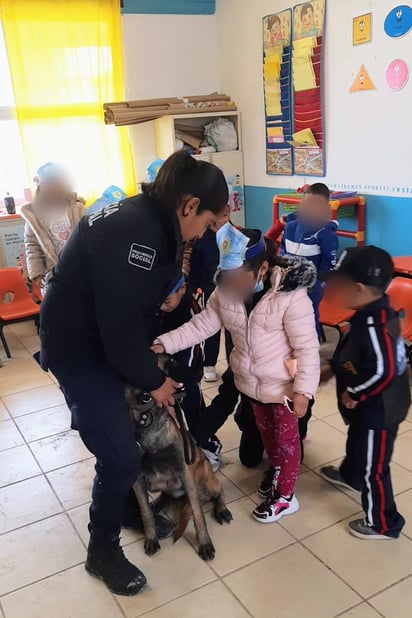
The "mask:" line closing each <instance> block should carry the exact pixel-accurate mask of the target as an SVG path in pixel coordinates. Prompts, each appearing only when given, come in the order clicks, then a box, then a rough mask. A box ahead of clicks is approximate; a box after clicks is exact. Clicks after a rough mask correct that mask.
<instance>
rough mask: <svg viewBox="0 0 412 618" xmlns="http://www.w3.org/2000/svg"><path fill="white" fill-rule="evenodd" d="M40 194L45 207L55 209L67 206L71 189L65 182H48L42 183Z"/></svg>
mask: <svg viewBox="0 0 412 618" xmlns="http://www.w3.org/2000/svg"><path fill="white" fill-rule="evenodd" d="M39 192H40V195H41V199H42V203H43V204H44V205H45V206H50V207H53V206H60V205H62V204H67V202H68V200H67V198H68V194H69V193H70V189H69V187H68V186H67V184H66V183H65V182H61V181H59V180H53V181H52V180H48V181H47V182H42V184H41V185H40V187H39Z"/></svg>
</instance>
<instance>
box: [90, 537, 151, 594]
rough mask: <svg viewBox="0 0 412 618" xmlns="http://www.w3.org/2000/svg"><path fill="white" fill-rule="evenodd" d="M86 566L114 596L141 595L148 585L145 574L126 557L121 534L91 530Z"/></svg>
mask: <svg viewBox="0 0 412 618" xmlns="http://www.w3.org/2000/svg"><path fill="white" fill-rule="evenodd" d="M84 566H85V569H86V571H87V572H88V573H90V575H93V576H94V577H97V578H98V579H101V580H102V581H104V583H105V584H106V586H107V587H108V588H109V590H110V591H111V592H113V593H114V594H120V595H123V596H132V595H135V594H139V592H141V591H142V590H143V588H144V587H145V586H146V583H147V581H146V577H145V576H144V575H143V573H142V572H141V571H140V570H139V569H138V568H137V567H136V566H135V565H134V564H132V563H131V562H129V561H128V560H127V558H126V557H125V555H124V553H123V549H122V548H121V547H120V537H119V533H107V532H100V531H99V532H95V531H93V530H91V531H90V541H89V547H88V549H87V560H86V563H85V565H84Z"/></svg>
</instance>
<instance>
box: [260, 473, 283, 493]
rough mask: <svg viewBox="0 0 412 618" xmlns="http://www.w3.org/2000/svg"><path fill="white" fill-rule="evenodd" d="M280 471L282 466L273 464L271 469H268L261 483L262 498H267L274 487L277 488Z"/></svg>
mask: <svg viewBox="0 0 412 618" xmlns="http://www.w3.org/2000/svg"><path fill="white" fill-rule="evenodd" d="M279 473H280V468H274V467H273V466H271V467H270V468H269V470H266V472H265V474H264V476H263V479H262V481H261V483H260V485H259V489H258V494H259V496H262V498H267V497H268V496H271V495H272V491H273V488H275V490H276V489H277V486H278V478H279Z"/></svg>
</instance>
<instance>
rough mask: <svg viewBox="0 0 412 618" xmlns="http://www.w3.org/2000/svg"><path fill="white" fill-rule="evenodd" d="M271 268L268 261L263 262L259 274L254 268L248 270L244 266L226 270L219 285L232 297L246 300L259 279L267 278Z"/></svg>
mask: <svg viewBox="0 0 412 618" xmlns="http://www.w3.org/2000/svg"><path fill="white" fill-rule="evenodd" d="M268 269H269V264H268V262H266V261H265V262H263V264H262V266H261V268H260V270H259V272H258V274H257V276H256V275H255V273H254V272H253V271H252V270H246V268H245V267H244V266H242V267H241V268H236V269H234V270H224V271H222V274H221V279H220V281H219V287H220V288H221V289H222V290H224V292H225V294H226V295H227V296H229V297H230V298H233V299H234V300H238V301H244V300H246V299H247V298H249V297H250V296H251V295H252V294H253V292H254V289H255V286H256V284H257V282H258V281H260V280H261V279H263V280H265V279H266V275H267V272H268Z"/></svg>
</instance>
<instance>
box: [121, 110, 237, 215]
mask: <svg viewBox="0 0 412 618" xmlns="http://www.w3.org/2000/svg"><path fill="white" fill-rule="evenodd" d="M219 117H220V118H227V119H229V120H230V121H231V122H233V124H234V126H235V129H236V132H237V136H238V150H233V151H230V152H213V153H207V154H201V155H195V157H196V158H197V159H202V160H203V161H209V162H210V163H214V164H215V165H217V167H219V168H220V169H221V170H222V171H223V173H224V174H225V177H226V180H227V183H228V186H229V194H230V196H229V205H230V209H231V220H232V221H233V223H235V224H236V225H241V226H244V225H245V200H244V183H243V154H242V136H241V130H240V114H239V112H224V113H220V114H210V113H205V114H182V115H170V116H163V117H162V118H157V119H156V120H153V121H151V122H147V123H143V124H141V125H134V126H131V127H129V135H130V140H131V144H132V150H133V156H134V162H135V169H136V175H137V178H138V181H142V180H143V178H144V174H145V170H146V169H147V167H148V166H149V165H150V163H152V161H153V160H154V159H155V158H158V159H163V160H164V159H167V157H168V156H169V155H171V154H172V153H173V152H174V151H175V150H176V137H175V132H176V124H179V123H182V124H184V125H186V126H193V127H197V128H198V127H204V126H205V125H207V124H209V123H210V122H213V121H214V120H216V119H217V118H219Z"/></svg>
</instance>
